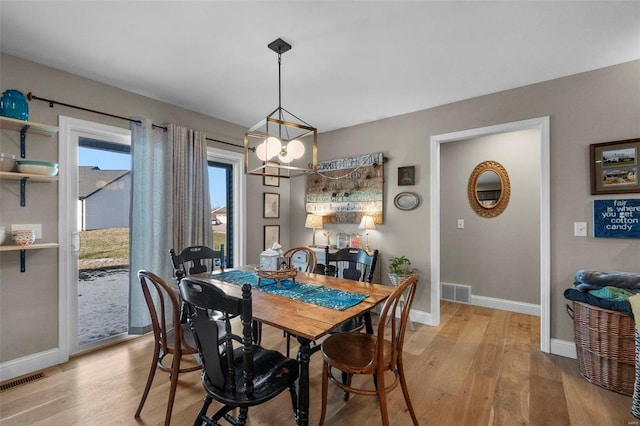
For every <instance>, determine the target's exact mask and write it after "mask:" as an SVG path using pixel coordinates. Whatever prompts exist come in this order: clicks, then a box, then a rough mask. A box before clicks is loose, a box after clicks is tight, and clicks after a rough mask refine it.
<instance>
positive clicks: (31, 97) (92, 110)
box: [27, 92, 255, 151]
mask: <svg viewBox="0 0 640 426" xmlns="http://www.w3.org/2000/svg"><path fill="white" fill-rule="evenodd" d="M27 99H29V101H31V100H34V99H35V100H37V101H43V102H48V103H49V107H50V108H53V106H54V105H62V106H66V107H69V108H75V109H79V110H82V111H87V112H93V113H94V114H100V115H106V116H107V117H113V118H119V119H120V120H127V121H129V122H131V123H137V124H142V122H141V121H140V120H134V119H132V118H128V117H122V116H121V115H115V114H110V113H108V112H102V111H96V110H95V109H89V108H85V107H81V106H78V105H71V104H67V103H64V102H58V101H55V100H53V99H45V98H41V97H39V96H36V95H34V94H33V93H31V92H29V93H27ZM152 126H153V127H155V128H156V129H163V130H167V127H166V126H160V125H158V124H152ZM205 139H206V140H208V141H211V142H216V143H222V144H225V145H231V146H235V147H238V148H244V146H243V145H238V144H235V143H231V142H225V141H221V140H218V139H213V138H209V137H205ZM249 149H250V150H252V151H255V148H253V149H251V148H249Z"/></svg>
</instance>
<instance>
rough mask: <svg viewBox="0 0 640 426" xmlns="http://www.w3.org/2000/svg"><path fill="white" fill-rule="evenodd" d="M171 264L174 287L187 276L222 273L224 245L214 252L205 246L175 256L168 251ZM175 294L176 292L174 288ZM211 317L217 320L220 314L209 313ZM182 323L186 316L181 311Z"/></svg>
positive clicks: (183, 251) (190, 248)
mask: <svg viewBox="0 0 640 426" xmlns="http://www.w3.org/2000/svg"><path fill="white" fill-rule="evenodd" d="M169 256H171V263H172V264H173V275H174V276H175V277H176V286H177V285H178V284H180V280H181V279H182V278H184V277H186V276H188V275H192V274H201V273H203V272H210V271H215V270H216V269H220V271H224V265H225V258H224V244H220V250H214V249H212V248H211V247H207V246H189V247H186V248H185V249H183V250H182V251H181V252H180V254H176V252H175V250H174V249H171V250H169ZM176 292H178V290H177V288H176ZM211 315H212V316H213V317H215V318H217V319H220V318H221V314H219V313H216V312H211ZM180 320H181V321H182V322H187V317H186V314H185V312H184V310H183V312H182V314H181V315H180Z"/></svg>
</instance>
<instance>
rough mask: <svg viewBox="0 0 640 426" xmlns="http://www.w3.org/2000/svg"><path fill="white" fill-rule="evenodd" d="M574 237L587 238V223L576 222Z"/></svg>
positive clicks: (574, 224)
mask: <svg viewBox="0 0 640 426" xmlns="http://www.w3.org/2000/svg"><path fill="white" fill-rule="evenodd" d="M573 236H574V237H586V236H587V222H574V223H573Z"/></svg>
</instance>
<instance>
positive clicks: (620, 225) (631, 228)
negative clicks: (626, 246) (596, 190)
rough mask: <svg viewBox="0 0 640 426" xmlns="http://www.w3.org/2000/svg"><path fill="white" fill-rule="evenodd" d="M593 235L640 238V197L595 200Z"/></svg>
mask: <svg viewBox="0 0 640 426" xmlns="http://www.w3.org/2000/svg"><path fill="white" fill-rule="evenodd" d="M593 236H594V237H600V238H640V199H626V200H594V201H593Z"/></svg>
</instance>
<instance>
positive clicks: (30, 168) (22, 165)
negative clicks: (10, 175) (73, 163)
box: [16, 160, 58, 176]
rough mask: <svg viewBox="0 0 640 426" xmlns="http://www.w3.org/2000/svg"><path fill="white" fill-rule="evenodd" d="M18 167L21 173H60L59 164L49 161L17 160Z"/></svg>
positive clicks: (45, 174) (50, 174)
mask: <svg viewBox="0 0 640 426" xmlns="http://www.w3.org/2000/svg"><path fill="white" fill-rule="evenodd" d="M16 169H17V170H18V171H19V172H20V173H29V174H33V175H43V176H55V175H57V174H58V164H57V163H49V162H48V161H36V160H17V161H16Z"/></svg>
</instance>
